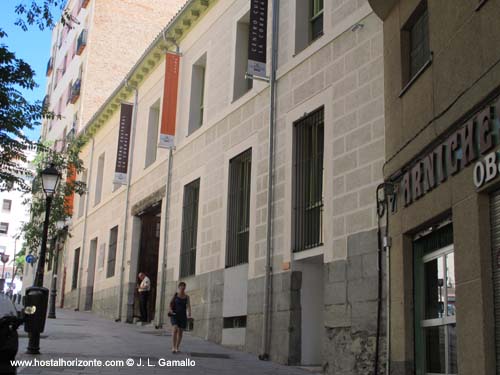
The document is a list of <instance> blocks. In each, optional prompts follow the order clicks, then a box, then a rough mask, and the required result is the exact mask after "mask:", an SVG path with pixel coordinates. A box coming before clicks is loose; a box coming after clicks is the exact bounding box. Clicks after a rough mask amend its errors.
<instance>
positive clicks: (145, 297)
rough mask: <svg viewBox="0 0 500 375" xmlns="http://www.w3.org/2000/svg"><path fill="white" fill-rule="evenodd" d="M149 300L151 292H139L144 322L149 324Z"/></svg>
mask: <svg viewBox="0 0 500 375" xmlns="http://www.w3.org/2000/svg"><path fill="white" fill-rule="evenodd" d="M148 299H149V291H144V292H139V306H140V309H141V321H142V322H148Z"/></svg>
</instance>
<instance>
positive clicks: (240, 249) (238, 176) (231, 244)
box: [226, 149, 252, 267]
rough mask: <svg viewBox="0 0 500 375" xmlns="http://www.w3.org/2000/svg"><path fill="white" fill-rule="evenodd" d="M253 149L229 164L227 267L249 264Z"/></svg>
mask: <svg viewBox="0 0 500 375" xmlns="http://www.w3.org/2000/svg"><path fill="white" fill-rule="evenodd" d="M251 172H252V149H248V150H247V151H245V152H243V153H241V154H240V155H238V156H236V157H235V158H233V159H231V161H230V162H229V194H228V195H229V196H228V219H227V240H226V267H234V266H237V265H239V264H244V263H248V241H249V232H250V182H251V174H252V173H251Z"/></svg>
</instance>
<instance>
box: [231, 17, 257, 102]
mask: <svg viewBox="0 0 500 375" xmlns="http://www.w3.org/2000/svg"><path fill="white" fill-rule="evenodd" d="M249 23H250V12H248V13H247V14H245V15H244V16H243V17H242V18H241V19H240V20H239V21H238V22H237V24H236V46H235V56H234V85H233V100H237V99H239V98H240V97H242V96H243V95H244V94H246V93H247V92H248V91H249V90H251V89H252V87H253V80H251V79H248V78H246V77H245V75H246V72H247V66H248V33H249Z"/></svg>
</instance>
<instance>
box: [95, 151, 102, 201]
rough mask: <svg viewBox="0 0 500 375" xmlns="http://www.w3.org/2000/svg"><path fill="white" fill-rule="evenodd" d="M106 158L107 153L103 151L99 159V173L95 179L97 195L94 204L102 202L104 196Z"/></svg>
mask: <svg viewBox="0 0 500 375" xmlns="http://www.w3.org/2000/svg"><path fill="white" fill-rule="evenodd" d="M104 160H105V154H104V153H102V154H101V155H100V156H99V159H98V160H97V175H96V179H95V195H94V206H96V205H98V204H99V203H100V202H101V197H102V182H103V178H104Z"/></svg>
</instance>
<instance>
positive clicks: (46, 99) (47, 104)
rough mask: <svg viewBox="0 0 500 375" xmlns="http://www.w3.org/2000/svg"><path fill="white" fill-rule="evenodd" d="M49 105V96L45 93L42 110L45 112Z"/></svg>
mask: <svg viewBox="0 0 500 375" xmlns="http://www.w3.org/2000/svg"><path fill="white" fill-rule="evenodd" d="M49 105H50V96H48V95H45V97H44V98H43V101H42V111H44V112H46V111H48V110H49Z"/></svg>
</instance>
